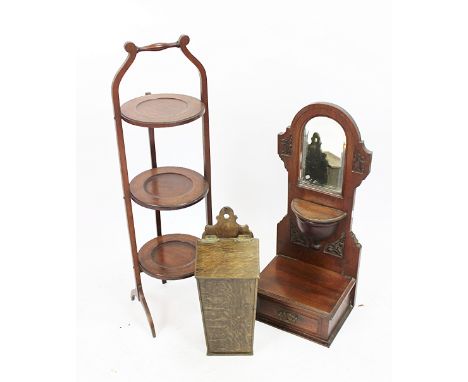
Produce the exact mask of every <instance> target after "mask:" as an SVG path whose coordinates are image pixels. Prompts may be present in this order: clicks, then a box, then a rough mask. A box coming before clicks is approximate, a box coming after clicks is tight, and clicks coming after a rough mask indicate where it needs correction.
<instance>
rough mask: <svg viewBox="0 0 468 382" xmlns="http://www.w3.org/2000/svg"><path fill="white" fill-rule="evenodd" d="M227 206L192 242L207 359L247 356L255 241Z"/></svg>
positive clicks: (251, 325)
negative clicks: (219, 356) (213, 356)
mask: <svg viewBox="0 0 468 382" xmlns="http://www.w3.org/2000/svg"><path fill="white" fill-rule="evenodd" d="M236 219H237V216H235V215H234V212H233V211H232V209H231V208H229V207H224V208H222V209H221V211H220V213H219V215H218V217H217V220H218V222H217V223H216V224H215V225H214V226H210V225H208V226H206V228H205V232H204V234H203V239H202V240H198V242H197V261H196V266H195V278H196V279H197V285H198V294H199V298H200V306H201V311H202V316H203V326H204V331H205V339H206V346H207V354H208V355H228V354H231V355H236V354H238V355H252V354H253V339H254V326H255V309H256V302H257V285H258V277H259V273H260V270H259V258H258V239H255V238H254V237H253V234H252V232H250V230H249V227H248V226H240V225H238V224H237V223H236Z"/></svg>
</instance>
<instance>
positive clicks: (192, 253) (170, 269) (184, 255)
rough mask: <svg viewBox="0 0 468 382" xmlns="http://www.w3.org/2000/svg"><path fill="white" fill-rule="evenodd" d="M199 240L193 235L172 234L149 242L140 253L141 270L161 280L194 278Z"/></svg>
mask: <svg viewBox="0 0 468 382" xmlns="http://www.w3.org/2000/svg"><path fill="white" fill-rule="evenodd" d="M197 240H198V238H196V237H195V236H191V235H184V234H171V235H163V236H159V237H156V238H155V239H153V240H150V241H148V242H147V243H146V244H145V245H144V246H143V247H142V248H141V249H140V251H139V252H138V260H139V262H140V268H141V270H142V271H143V272H145V273H146V274H148V275H150V276H152V277H156V278H158V279H161V280H179V279H184V278H187V277H191V276H193V274H194V273H195V257H196V244H197Z"/></svg>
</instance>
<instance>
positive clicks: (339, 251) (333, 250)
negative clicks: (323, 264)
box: [323, 232, 345, 258]
mask: <svg viewBox="0 0 468 382" xmlns="http://www.w3.org/2000/svg"><path fill="white" fill-rule="evenodd" d="M344 245H345V233H344V232H343V233H342V234H341V236H340V238H339V239H338V240H336V241H334V242H332V243H330V244H328V245H327V246H326V247H325V249H324V250H323V253H326V254H328V255H332V256H337V257H341V258H343V254H344Z"/></svg>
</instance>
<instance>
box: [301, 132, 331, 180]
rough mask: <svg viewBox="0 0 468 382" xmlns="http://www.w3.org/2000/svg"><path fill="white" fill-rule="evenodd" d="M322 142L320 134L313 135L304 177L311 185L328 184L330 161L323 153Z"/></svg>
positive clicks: (308, 148) (308, 147)
mask: <svg viewBox="0 0 468 382" xmlns="http://www.w3.org/2000/svg"><path fill="white" fill-rule="evenodd" d="M321 146H322V141H321V140H320V135H319V133H314V135H312V140H311V142H310V144H309V145H308V146H307V156H306V163H305V171H304V177H305V179H307V180H308V181H309V182H311V183H319V184H327V182H328V174H327V167H328V161H327V158H326V155H325V154H324V153H323V152H322V148H321Z"/></svg>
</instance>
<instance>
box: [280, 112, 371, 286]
mask: <svg viewBox="0 0 468 382" xmlns="http://www.w3.org/2000/svg"><path fill="white" fill-rule="evenodd" d="M314 117H328V118H331V119H333V120H335V121H336V122H338V123H339V124H340V125H341V127H342V128H343V130H344V133H345V137H346V153H345V160H344V169H343V185H342V192H341V195H340V194H337V193H329V192H326V191H324V190H320V189H315V188H305V187H304V186H300V185H299V175H300V167H301V159H302V142H303V136H304V128H305V126H306V124H307V122H309V121H310V120H311V119H312V118H314ZM278 154H279V156H280V158H281V159H282V161H283V162H284V166H285V168H286V170H287V171H288V205H287V211H288V212H287V214H286V216H285V217H284V218H283V219H282V220H281V222H279V223H278V227H277V249H276V250H277V254H278V255H284V256H288V257H292V258H297V259H299V260H302V261H305V262H307V263H312V264H315V265H317V266H321V267H324V268H327V269H330V270H333V271H335V272H339V273H341V274H344V275H349V276H352V277H354V278H356V277H357V270H358V265H359V253H360V248H361V246H360V244H359V243H358V241H357V239H356V237H355V236H354V234H353V232H352V231H351V222H352V210H353V203H354V193H355V190H356V188H357V187H358V186H359V185H360V184H361V182H362V181H363V180H364V179H365V178H366V177H367V175H368V174H369V172H370V167H371V161H372V152H370V151H369V150H367V149H366V147H365V146H364V142H363V141H362V140H361V135H360V133H359V129H358V127H357V125H356V123H355V122H354V120H353V118H352V117H351V116H350V115H349V114H348V113H347V112H346V111H345V110H344V109H342V108H341V107H339V106H336V105H333V104H330V103H314V104H311V105H308V106H306V107H304V108H302V109H301V110H300V111H299V112H298V113H297V114H296V115H295V117H294V119H293V121H292V123H291V126H290V127H288V128H287V129H286V131H285V132H284V133H281V134H279V135H278ZM295 198H298V199H302V200H306V201H310V202H313V203H316V204H320V205H324V206H327V207H332V208H336V209H339V210H341V211H344V212H346V213H347V216H346V217H345V218H344V219H343V220H342V221H341V222H340V223H339V225H338V227H337V230H336V232H335V233H334V234H333V235H332V236H331V237H329V238H328V239H326V240H324V241H323V243H321V246H320V249H318V250H317V249H314V248H312V245H311V243H310V242H309V240H308V238H307V236H306V235H304V234H303V233H302V232H300V231H299V230H298V229H297V225H296V223H295V215H294V213H293V212H292V210H291V202H292V200H293V199H295Z"/></svg>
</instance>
